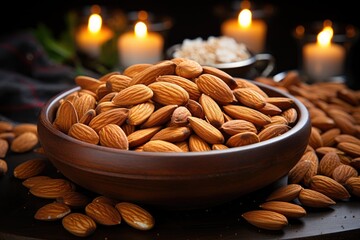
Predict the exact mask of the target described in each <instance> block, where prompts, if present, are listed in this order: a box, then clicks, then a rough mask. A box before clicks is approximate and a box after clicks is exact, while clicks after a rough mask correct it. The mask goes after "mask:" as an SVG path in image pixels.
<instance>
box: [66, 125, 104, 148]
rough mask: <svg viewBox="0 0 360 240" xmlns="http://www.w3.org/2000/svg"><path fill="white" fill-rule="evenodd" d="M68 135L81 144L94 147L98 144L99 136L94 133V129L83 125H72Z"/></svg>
mask: <svg viewBox="0 0 360 240" xmlns="http://www.w3.org/2000/svg"><path fill="white" fill-rule="evenodd" d="M68 135H69V136H70V137H73V138H76V139H78V140H80V141H83V142H87V143H91V144H95V145H96V144H98V143H99V135H98V134H97V132H95V130H94V129H92V128H91V127H89V126H88V125H85V124H83V123H75V124H73V125H72V126H71V128H70V129H69V133H68Z"/></svg>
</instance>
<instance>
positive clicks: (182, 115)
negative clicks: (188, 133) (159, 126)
mask: <svg viewBox="0 0 360 240" xmlns="http://www.w3.org/2000/svg"><path fill="white" fill-rule="evenodd" d="M190 116H192V115H191V112H190V111H189V109H187V108H186V107H185V106H179V107H177V108H175V110H174V111H173V113H172V115H171V119H170V126H178V127H180V126H186V125H187V124H188V123H189V122H188V119H187V118H188V117H190Z"/></svg>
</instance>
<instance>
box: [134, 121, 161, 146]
mask: <svg viewBox="0 0 360 240" xmlns="http://www.w3.org/2000/svg"><path fill="white" fill-rule="evenodd" d="M161 128H162V127H161V126H157V127H149V128H144V129H139V130H136V131H134V132H133V133H131V134H129V135H128V136H127V138H128V142H129V148H133V147H138V146H140V145H143V144H144V143H146V142H148V141H150V139H151V138H152V137H153V136H154V135H155V134H156V133H157V132H158V131H159V130H160V129H161Z"/></svg>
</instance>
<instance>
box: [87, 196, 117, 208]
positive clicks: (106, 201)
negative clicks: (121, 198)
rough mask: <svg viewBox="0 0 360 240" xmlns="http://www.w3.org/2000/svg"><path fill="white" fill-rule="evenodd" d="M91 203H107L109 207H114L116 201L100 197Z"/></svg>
mask: <svg viewBox="0 0 360 240" xmlns="http://www.w3.org/2000/svg"><path fill="white" fill-rule="evenodd" d="M92 202H100V203H107V204H110V205H111V206H115V205H116V204H117V203H118V201H117V200H116V199H114V198H111V197H108V196H105V195H100V196H97V197H95V198H94V199H93V200H92Z"/></svg>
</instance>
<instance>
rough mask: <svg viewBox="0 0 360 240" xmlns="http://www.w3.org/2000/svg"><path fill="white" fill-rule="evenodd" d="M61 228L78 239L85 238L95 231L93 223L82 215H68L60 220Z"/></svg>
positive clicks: (89, 218)
mask: <svg viewBox="0 0 360 240" xmlns="http://www.w3.org/2000/svg"><path fill="white" fill-rule="evenodd" d="M62 225H63V227H64V228H65V229H66V230H67V231H68V232H70V233H71V234H73V235H75V236H78V237H87V236H89V235H91V234H92V233H93V232H94V231H95V230H96V223H95V221H94V220H93V219H92V218H91V217H89V216H87V215H85V214H83V213H70V214H68V215H66V216H65V217H64V218H63V219H62Z"/></svg>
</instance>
